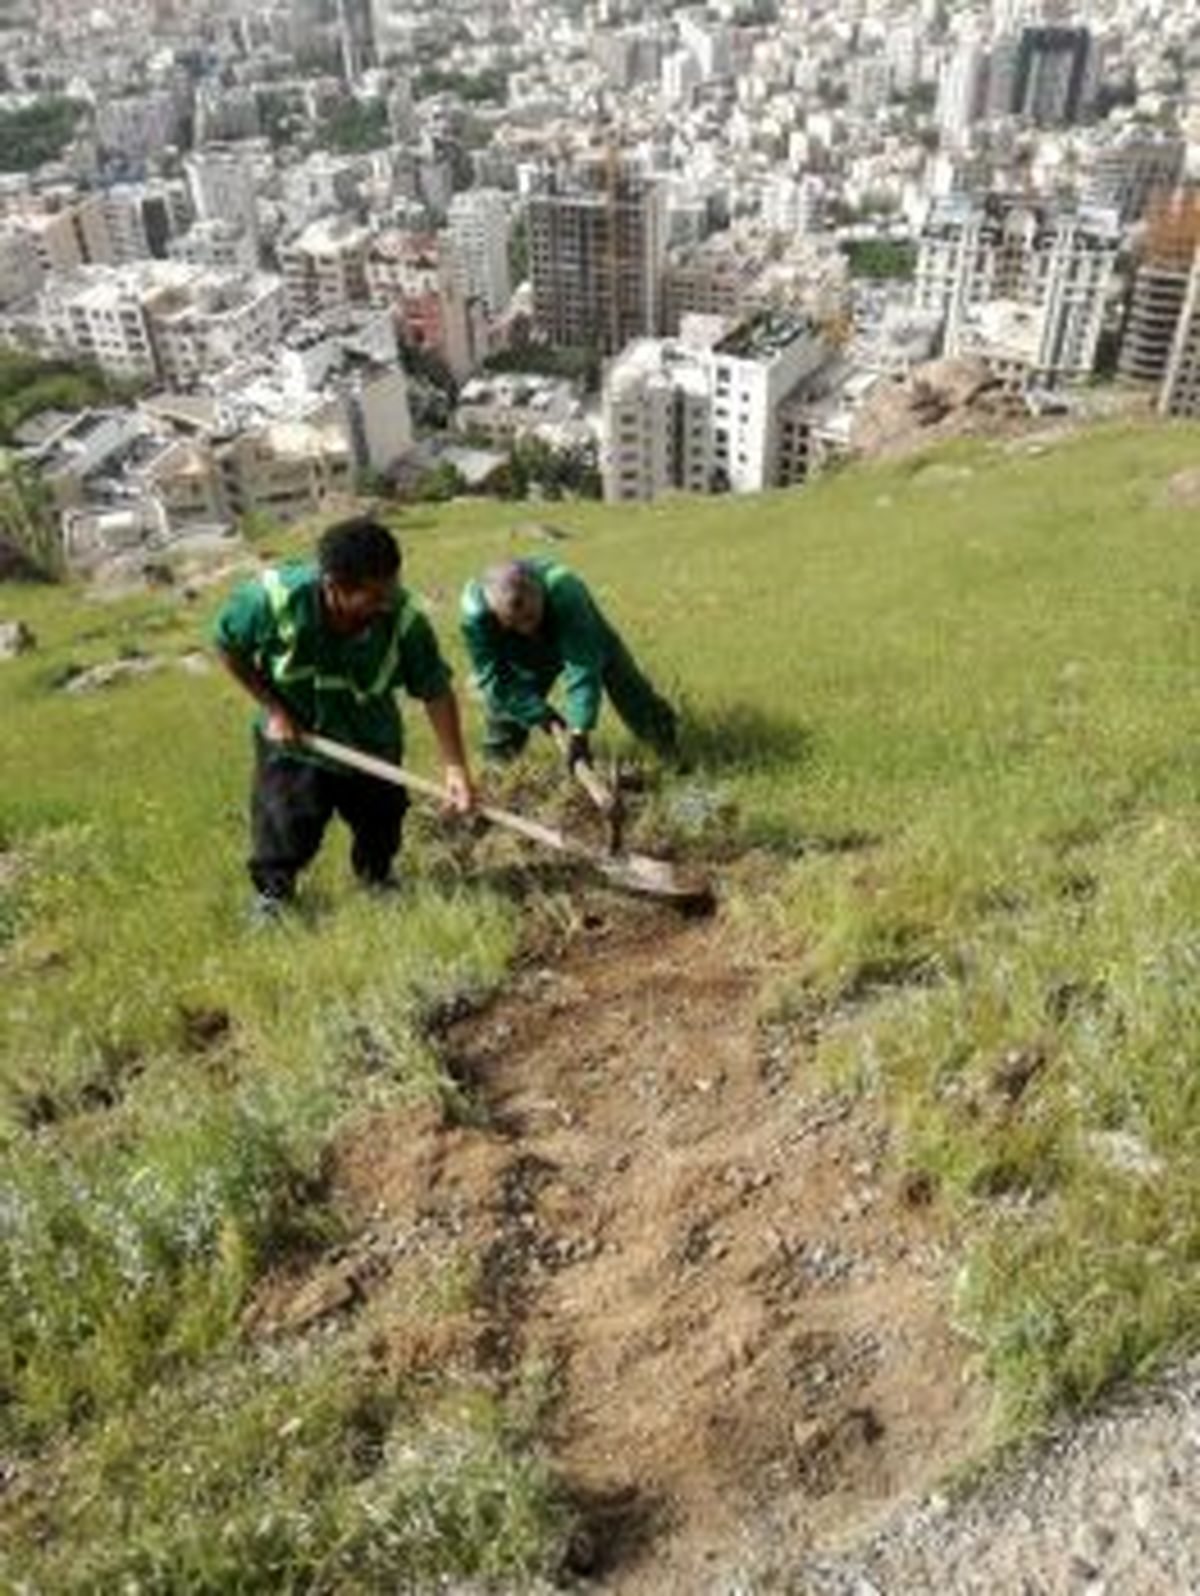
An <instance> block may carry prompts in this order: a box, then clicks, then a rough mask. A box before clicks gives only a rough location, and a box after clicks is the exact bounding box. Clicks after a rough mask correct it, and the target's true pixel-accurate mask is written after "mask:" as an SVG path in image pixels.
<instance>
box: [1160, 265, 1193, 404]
mask: <svg viewBox="0 0 1200 1596" xmlns="http://www.w3.org/2000/svg"><path fill="white" fill-rule="evenodd" d="M1158 408H1159V411H1160V412H1161V414H1163V415H1164V416H1200V252H1197V254H1195V255H1194V256H1193V258H1192V264H1191V269H1190V270H1189V272H1188V278H1187V287H1186V289H1185V291H1184V295H1183V304H1182V305H1181V306H1180V310H1179V319H1178V320H1177V322H1176V324H1175V335H1174V337H1173V339H1172V341H1171V352H1170V355H1169V356H1168V358H1167V369H1166V372H1165V374H1164V376H1163V385H1162V389H1161V391H1160V393H1159V399H1158Z"/></svg>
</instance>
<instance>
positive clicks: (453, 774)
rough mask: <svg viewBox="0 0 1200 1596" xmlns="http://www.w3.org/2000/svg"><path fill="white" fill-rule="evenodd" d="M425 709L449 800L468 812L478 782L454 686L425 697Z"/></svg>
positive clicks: (453, 806)
mask: <svg viewBox="0 0 1200 1596" xmlns="http://www.w3.org/2000/svg"><path fill="white" fill-rule="evenodd" d="M425 713H426V714H427V715H428V716H429V724H430V725H431V726H432V727H433V735H434V736H435V737H436V738H437V745H438V751H439V753H440V754H441V756H442V764H443V766H444V767H445V782H446V802H447V803H448V804H449V805H450V807H451V809H453V810H455V812H456V813H458V814H460V815H465V814H467V813H469V811H470V810H471V809H472V808H473V807H474V804H475V786H474V783H473V782H472V780H471V772H470V770H469V769H468V767H467V753H466V749H465V747H464V745H463V735H462V718H461V716H460V715H459V712H458V698H457V696H456V695H455V693H454V692H453V691H452V690H451V689H447V691H446V692H444V693H442V694H441V695H440V696H439V697H437V698H429V699H426V701H425Z"/></svg>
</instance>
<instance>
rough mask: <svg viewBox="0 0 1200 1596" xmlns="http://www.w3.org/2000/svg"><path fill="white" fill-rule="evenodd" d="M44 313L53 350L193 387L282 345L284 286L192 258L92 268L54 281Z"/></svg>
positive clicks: (120, 372)
mask: <svg viewBox="0 0 1200 1596" xmlns="http://www.w3.org/2000/svg"><path fill="white" fill-rule="evenodd" d="M39 309H40V316H41V321H42V325H43V328H44V330H45V334H46V337H47V340H48V342H49V343H50V344H51V346H52V347H53V348H55V349H59V350H62V351H64V352H66V353H69V354H72V355H76V356H78V357H80V358H82V359H85V360H92V361H95V362H96V363H97V364H98V365H99V366H100V367H101V368H102V369H103V370H105V371H107V372H109V373H110V374H111V375H112V376H115V377H122V378H150V379H157V380H160V381H163V382H167V383H171V384H175V385H180V386H183V385H187V384H189V383H191V382H194V381H195V380H196V379H197V378H198V377H200V376H203V375H205V374H206V373H207V372H209V371H212V370H214V369H216V368H219V367H220V366H223V365H227V364H228V363H229V362H230V361H233V360H237V359H243V358H245V356H247V355H248V354H250V353H255V352H259V351H264V352H265V351H267V350H270V349H273V348H274V347H275V346H276V345H277V344H278V342H279V338H280V336H281V334H282V330H283V285H282V283H281V282H280V280H279V279H278V278H277V277H268V276H266V275H260V276H253V277H248V276H234V275H231V274H228V273H220V272H211V271H205V270H202V269H200V268H198V267H195V266H190V265H187V264H185V263H184V262H182V261H146V262H141V263H137V264H134V265H128V266H119V267H115V266H83V267H80V268H78V269H77V270H76V271H75V272H73V273H64V274H59V275H56V276H54V277H52V278H50V279H49V280H48V282H47V284H46V286H45V288H44V289H43V291H42V296H41V300H40V305H39Z"/></svg>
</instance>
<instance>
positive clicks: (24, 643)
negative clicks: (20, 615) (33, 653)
mask: <svg viewBox="0 0 1200 1596" xmlns="http://www.w3.org/2000/svg"><path fill="white" fill-rule="evenodd" d="M36 647H37V638H36V637H35V636H34V635H33V633H32V632H31V631H30V630H29V628H28V627H27V626H26V625H25V622H24V621H0V659H15V658H16V657H17V655H18V654H28V653H29V651H30V649H33V648H36Z"/></svg>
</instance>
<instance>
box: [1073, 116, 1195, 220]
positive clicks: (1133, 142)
mask: <svg viewBox="0 0 1200 1596" xmlns="http://www.w3.org/2000/svg"><path fill="white" fill-rule="evenodd" d="M1186 156H1187V145H1186V144H1185V143H1184V141H1183V139H1179V138H1167V137H1163V136H1161V135H1157V136H1156V135H1154V134H1148V133H1137V132H1134V133H1130V134H1127V135H1126V136H1125V137H1123V138H1121V139H1119V140H1118V141H1117V142H1116V143H1114V144H1109V145H1106V146H1104V147H1102V148H1100V149H1097V150H1096V151H1095V152H1094V154H1093V155H1092V158H1091V161H1090V163H1089V167H1088V172H1087V178H1086V181H1085V182H1084V186H1083V200H1084V203H1085V204H1086V205H1100V206H1109V207H1111V208H1112V209H1114V210H1116V211H1117V212H1118V214H1119V215H1120V218H1121V221H1122V222H1123V223H1124V224H1126V225H1128V224H1129V223H1130V222H1136V221H1140V220H1141V218H1142V216H1143V215H1145V212H1146V209H1147V207H1148V206H1149V204H1150V201H1151V198H1152V197H1153V196H1154V195H1155V194H1164V193H1170V192H1171V191H1172V190H1174V189H1175V187H1176V186H1177V184H1178V183H1179V182H1180V181H1181V179H1182V177H1183V169H1184V162H1185V159H1186Z"/></svg>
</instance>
